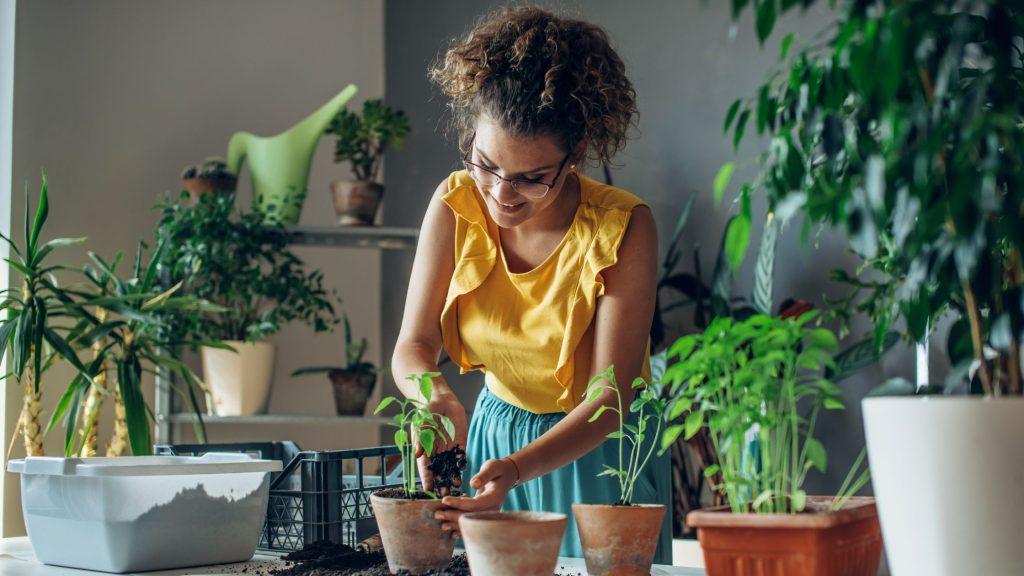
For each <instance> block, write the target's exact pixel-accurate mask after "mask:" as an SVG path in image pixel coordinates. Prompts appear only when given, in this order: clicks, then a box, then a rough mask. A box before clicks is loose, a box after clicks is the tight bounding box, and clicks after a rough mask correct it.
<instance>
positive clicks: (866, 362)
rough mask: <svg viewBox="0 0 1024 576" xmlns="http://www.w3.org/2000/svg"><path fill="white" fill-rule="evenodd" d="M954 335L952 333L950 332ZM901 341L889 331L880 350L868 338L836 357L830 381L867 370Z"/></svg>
mask: <svg viewBox="0 0 1024 576" xmlns="http://www.w3.org/2000/svg"><path fill="white" fill-rule="evenodd" d="M950 333H952V331H951V332H950ZM899 340H900V335H899V333H897V332H894V331H891V330H890V331H888V332H886V333H885V335H884V336H883V338H882V346H881V349H879V347H878V346H876V345H875V339H874V337H873V336H872V337H868V338H865V339H863V340H861V341H860V342H857V343H856V344H854V345H853V346H850V347H849V348H847V349H846V350H843V351H842V352H840V353H839V354H836V356H835V363H836V368H835V371H834V373H833V374H831V376H830V379H831V380H832V381H833V382H840V381H842V380H844V379H845V378H848V377H849V376H851V375H853V374H854V373H856V372H858V371H859V370H862V369H864V368H867V367H868V366H870V365H872V364H874V363H875V362H878V361H879V360H880V359H881V357H882V355H883V354H885V353H886V352H888V351H889V350H891V349H892V347H893V346H895V345H896V343H897V342H899Z"/></svg>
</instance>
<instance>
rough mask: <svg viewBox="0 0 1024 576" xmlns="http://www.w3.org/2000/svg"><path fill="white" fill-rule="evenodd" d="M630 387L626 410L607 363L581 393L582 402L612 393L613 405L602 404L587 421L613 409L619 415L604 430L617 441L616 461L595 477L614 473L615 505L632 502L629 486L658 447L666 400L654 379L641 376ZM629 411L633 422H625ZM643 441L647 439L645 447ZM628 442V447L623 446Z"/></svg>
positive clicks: (665, 448) (613, 373) (632, 484)
mask: <svg viewBox="0 0 1024 576" xmlns="http://www.w3.org/2000/svg"><path fill="white" fill-rule="evenodd" d="M632 388H633V390H634V391H635V395H634V398H633V401H632V402H631V403H630V405H629V406H628V412H627V411H626V410H624V407H623V404H622V392H621V391H620V390H619V386H618V384H617V383H616V381H615V371H614V367H613V366H609V367H608V368H607V369H606V370H605V371H604V372H602V373H600V374H598V375H596V376H594V377H593V378H591V379H590V382H589V384H588V385H587V390H586V393H585V396H584V402H591V403H593V402H597V401H598V400H599V399H600V397H601V396H602V395H603V394H604V392H606V391H607V392H612V393H614V394H615V400H616V404H615V406H612V405H609V404H604V405H601V406H600V407H598V409H597V410H595V411H594V414H593V415H592V416H591V417H590V419H589V420H588V421H589V422H594V421H596V420H597V419H598V418H600V417H601V415H602V414H604V413H605V412H614V413H615V414H616V415H617V416H618V418H619V428H618V430H615V431H614V432H610V433H608V435H607V437H608V438H609V439H610V440H618V442H619V460H618V465H617V466H611V465H608V464H605V465H604V470H603V471H601V472H600V473H598V476H599V477H600V476H614V477H615V479H616V480H618V482H619V504H622V505H626V506H628V505H630V504H632V503H633V488H634V487H635V486H636V481H637V479H638V478H640V474H641V473H642V472H643V470H644V468H645V467H646V466H647V463H648V462H649V461H650V460H651V455H652V454H654V449H655V448H656V447H657V446H658V442H657V441H656V439H657V437H658V435H659V434H660V433H661V425H662V418H663V415H664V413H665V404H666V401H665V400H664V399H663V398H662V389H661V384H660V383H658V382H657V381H652V382H651V383H647V382H645V381H644V379H643V378H637V379H635V380H633V384H632ZM630 414H636V419H635V420H634V422H635V424H631V423H628V422H627V419H628V418H629V415H630ZM651 419H653V420H654V421H655V424H654V432H653V433H651V431H650V420H651ZM644 440H648V443H647V445H646V447H645V446H644ZM627 443H628V449H627ZM667 449H668V445H665V446H664V447H663V448H662V452H664V451H665V450H667Z"/></svg>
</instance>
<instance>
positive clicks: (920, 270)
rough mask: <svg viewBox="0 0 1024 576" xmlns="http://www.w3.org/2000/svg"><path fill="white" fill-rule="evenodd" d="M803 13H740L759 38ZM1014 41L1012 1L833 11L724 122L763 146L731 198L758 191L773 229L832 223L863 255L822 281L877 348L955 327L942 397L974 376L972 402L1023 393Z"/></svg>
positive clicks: (1017, 28)
mask: <svg viewBox="0 0 1024 576" xmlns="http://www.w3.org/2000/svg"><path fill="white" fill-rule="evenodd" d="M812 3H813V2H810V1H803V2H785V1H783V2H777V1H774V0H772V1H764V2H758V3H755V10H756V28H757V34H758V37H759V38H760V40H761V41H762V42H764V41H765V39H766V38H767V37H768V35H769V34H770V33H771V30H772V28H773V26H774V22H775V20H776V16H777V15H778V14H779V13H781V12H784V11H786V10H788V9H790V8H792V7H793V6H795V5H797V4H800V5H808V4H812ZM746 4H747V2H745V1H742V0H733V8H734V13H735V14H737V15H738V14H739V13H741V12H742V11H743V7H744V6H745V5H746ZM1022 38H1024V8H1022V6H1021V5H1020V3H1019V2H1016V1H1011V0H976V1H958V0H939V1H933V0H910V1H895V0H869V1H864V2H849V3H844V6H843V8H842V10H841V12H840V15H839V18H838V21H837V23H836V24H835V26H834V27H832V28H830V29H829V30H828V31H827V33H826V36H824V40H823V41H816V42H815V43H806V44H805V43H803V42H802V41H801V40H800V39H799V38H796V37H794V36H792V35H790V36H787V37H786V38H784V39H783V41H782V47H781V53H780V63H781V69H780V70H779V71H778V72H777V73H776V74H774V75H772V76H771V77H770V78H769V79H768V81H767V82H765V83H764V84H763V85H762V86H761V87H760V88H759V89H758V91H757V93H756V95H755V96H754V97H752V98H749V99H744V100H737V101H736V102H734V103H733V104H732V106H731V107H730V108H729V111H728V114H727V116H726V119H725V129H726V130H727V131H728V130H730V129H731V130H732V131H733V137H732V140H733V142H734V143H735V144H736V145H738V144H739V143H740V141H741V140H742V139H743V137H744V134H745V132H746V131H747V129H748V126H753V127H754V128H755V129H756V131H757V133H758V134H760V135H762V136H764V137H766V138H767V139H768V140H769V141H770V144H769V147H768V149H767V151H765V152H764V153H762V154H761V155H760V156H759V157H758V163H759V165H760V170H759V172H758V175H757V177H756V178H755V179H754V180H753V181H752V182H750V183H747V184H745V185H743V186H742V187H741V188H740V197H741V201H742V202H748V200H746V199H748V198H749V196H750V195H751V194H752V193H754V192H755V191H761V192H763V193H764V195H765V196H766V197H767V199H768V204H769V207H770V209H771V210H772V211H773V212H774V213H775V214H776V216H777V217H778V218H779V219H781V220H783V221H785V220H787V219H788V218H790V217H792V216H793V215H795V214H797V213H802V214H803V215H804V216H805V220H804V230H805V232H806V231H807V230H809V229H810V227H811V226H814V225H828V226H834V227H836V228H838V229H840V230H842V231H844V232H845V233H846V235H847V236H848V239H849V242H850V246H851V247H852V248H853V250H854V251H855V252H856V253H858V254H859V255H860V256H861V257H862V258H863V259H864V262H865V266H864V269H865V270H867V271H869V274H866V275H865V277H859V276H858V277H851V276H849V275H846V274H845V273H838V274H837V277H838V278H839V279H841V280H844V281H847V282H849V283H850V284H851V286H852V287H853V292H852V293H851V295H850V297H849V299H848V300H847V301H846V302H844V303H843V304H842V305H843V306H846V307H849V308H851V309H854V310H856V311H861V312H864V313H866V314H868V315H869V316H870V317H871V318H872V319H873V321H874V324H875V329H876V332H875V334H876V342H881V341H882V339H883V338H884V335H885V334H886V333H887V332H888V331H889V327H890V326H895V325H897V323H898V322H899V321H900V320H902V323H903V325H905V327H906V328H905V329H906V334H907V336H908V337H909V338H910V339H912V340H914V341H918V342H920V341H922V340H924V339H925V338H926V337H927V336H928V334H929V333H930V332H931V331H932V329H933V328H934V326H936V325H937V323H938V320H939V319H940V318H941V317H943V316H945V315H946V314H948V313H952V314H954V315H955V317H956V318H957V319H956V322H955V324H954V325H953V327H952V329H951V331H950V342H949V345H948V349H949V351H950V356H951V361H952V363H953V364H954V366H955V369H954V370H953V371H952V372H951V376H952V378H950V379H948V380H947V385H948V386H947V387H948V390H949V391H953V390H956V389H962V388H964V387H965V384H968V383H969V382H968V380H969V378H968V374H970V373H971V372H975V371H974V370H971V366H972V364H973V365H974V366H975V367H976V380H975V381H976V383H977V388H978V389H979V390H980V391H981V392H983V393H985V394H987V395H1001V394H1009V395H1021V394H1022V392H1024V385H1022V375H1021V367H1020V342H1021V339H1022V338H1024V305H1022V298H1021V294H1022V292H1021V285H1022V282H1024V268H1022V263H1021V260H1022V259H1021V250H1022V247H1024V222H1022V217H1021V210H1020V206H1021V205H1022V204H1024V171H1022V170H1021V169H1020V166H1022V165H1024V131H1022V130H1021V124H1022V122H1024V89H1022V88H1024V51H1022V49H1021V42H1022ZM751 120H753V124H751V123H750V122H751ZM731 173H732V167H731V163H730V164H729V165H727V166H726V167H724V168H723V171H722V172H720V178H721V180H722V182H721V184H722V185H721V186H720V187H719V188H722V189H724V188H725V186H726V185H727V182H728V180H729V176H730V175H731ZM734 248H735V251H736V252H741V251H742V249H743V248H745V242H740V241H737V242H736V244H735V247H734ZM972 383H973V382H972Z"/></svg>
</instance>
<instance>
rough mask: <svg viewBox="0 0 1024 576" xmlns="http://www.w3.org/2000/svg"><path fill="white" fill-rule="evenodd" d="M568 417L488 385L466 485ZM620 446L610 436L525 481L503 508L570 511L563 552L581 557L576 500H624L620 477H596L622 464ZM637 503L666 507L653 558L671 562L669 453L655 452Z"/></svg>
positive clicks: (472, 432) (476, 416) (473, 428)
mask: <svg viewBox="0 0 1024 576" xmlns="http://www.w3.org/2000/svg"><path fill="white" fill-rule="evenodd" d="M564 417H565V414H561V413H555V414H534V413H533V412H529V411H527V410H523V409H522V408H518V407H516V406H513V405H511V404H509V403H507V402H505V401H504V400H501V399H500V398H498V397H497V396H495V395H494V394H492V393H491V392H489V391H488V390H487V388H486V387H484V389H483V390H482V391H481V392H480V397H479V398H478V399H477V402H476V409H475V410H474V412H473V420H472V421H471V422H470V424H469V441H468V444H469V446H468V448H467V456H468V458H469V466H468V468H467V470H466V477H465V481H464V482H463V486H467V487H468V486H469V478H472V477H473V475H474V474H476V473H477V472H478V471H479V470H480V466H481V465H483V463H484V462H486V461H487V460H491V459H496V458H504V457H506V456H508V455H510V454H513V453H515V452H516V451H517V450H519V449H521V448H523V447H524V446H526V445H527V444H529V443H530V442H533V441H534V440H535V439H537V438H538V437H539V436H541V435H542V434H544V433H545V432H547V431H548V430H550V429H551V427H552V426H554V425H555V424H557V423H558V422H559V421H560V420H561V419H562V418H564ZM650 441H652V442H658V441H659V439H658V438H651V439H650ZM645 444H646V441H645ZM648 446H649V445H648ZM618 449H619V448H618V440H608V441H606V442H605V443H604V444H602V445H600V446H598V447H597V448H595V449H594V450H592V451H590V452H589V453H588V454H587V455H586V456H584V457H582V458H580V459H579V460H576V461H575V462H572V463H570V464H568V465H566V466H563V467H562V468H559V469H558V470H555V471H553V472H550V473H548V474H547V475H545V476H542V477H540V478H535V479H533V480H530V481H529V482H525V483H523V484H522V485H520V486H519V487H517V488H515V489H513V490H512V491H511V492H509V494H508V498H506V499H505V505H504V506H503V507H502V509H503V510H536V511H540V510H543V511H547V512H562V513H564V514H566V515H567V516H568V517H569V525H568V526H567V527H566V530H565V537H564V539H563V540H562V549H561V551H560V555H562V556H568V557H576V558H581V557H582V556H583V548H582V546H581V545H580V537H579V532H578V531H577V529H576V520H575V518H573V514H572V504H573V503H574V502H578V503H583V504H614V503H615V502H618V501H619V495H620V494H619V483H618V481H617V480H615V479H614V478H611V477H607V476H603V477H600V478H598V477H597V474H598V473H599V472H601V471H602V470H603V469H604V468H603V466H604V465H605V464H612V465H614V464H615V463H617V462H618ZM470 491H472V489H470ZM633 501H634V502H636V503H638V504H664V505H665V519H664V521H663V523H662V526H661V534H660V536H659V539H658V549H657V551H656V552H655V555H654V562H655V563H657V564H671V563H672V474H671V464H670V461H669V456H668V454H667V453H666V454H665V455H664V456H661V457H659V456H658V454H657V452H655V453H654V455H652V456H651V460H650V462H649V463H648V464H647V468H646V469H645V470H644V472H643V473H642V474H641V475H640V478H638V479H637V484H636V488H635V490H634V497H633Z"/></svg>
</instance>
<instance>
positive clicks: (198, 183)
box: [181, 176, 238, 200]
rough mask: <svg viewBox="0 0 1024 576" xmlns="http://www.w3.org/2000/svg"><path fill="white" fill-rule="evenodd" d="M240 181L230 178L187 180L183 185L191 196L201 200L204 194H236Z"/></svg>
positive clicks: (183, 181)
mask: <svg viewBox="0 0 1024 576" xmlns="http://www.w3.org/2000/svg"><path fill="white" fill-rule="evenodd" d="M237 184H238V179H237V178H234V177H230V176H225V177H223V178H185V179H183V180H182V181H181V185H182V186H184V187H185V190H188V194H189V196H191V197H192V198H193V199H197V200H198V199H199V197H200V196H202V195H203V194H209V193H210V192H234V191H235V186H236V185H237Z"/></svg>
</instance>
